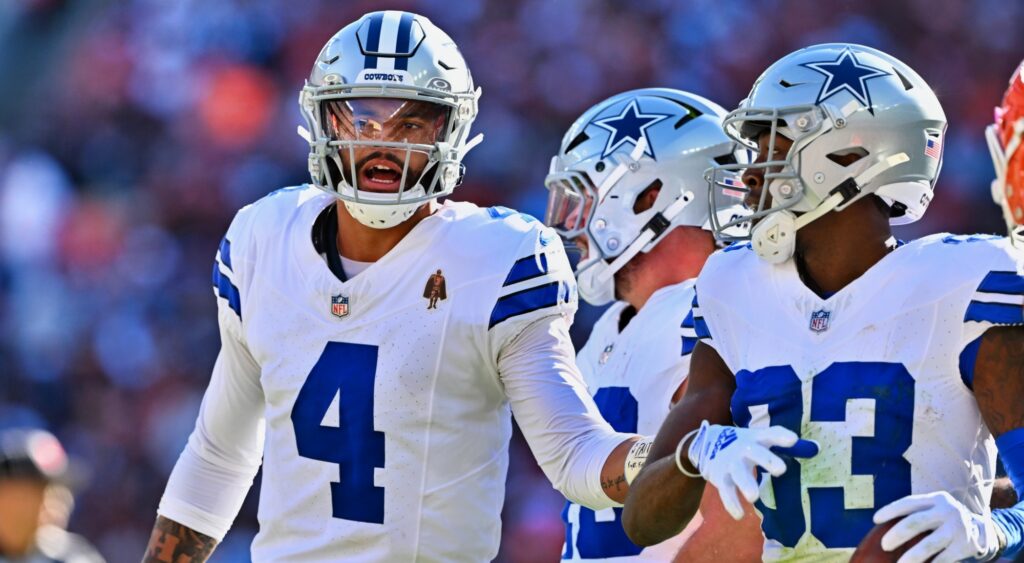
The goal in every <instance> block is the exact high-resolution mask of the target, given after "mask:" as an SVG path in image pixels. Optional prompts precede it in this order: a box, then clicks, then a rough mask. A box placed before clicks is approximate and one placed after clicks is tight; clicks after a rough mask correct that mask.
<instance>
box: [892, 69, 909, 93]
mask: <svg viewBox="0 0 1024 563" xmlns="http://www.w3.org/2000/svg"><path fill="white" fill-rule="evenodd" d="M892 71H893V73H895V74H896V76H899V77H900V82H902V83H903V89H904V90H910V89H911V88H913V87H914V85H913V84H911V83H910V81H909V80H907V77H906V76H903V73H901V72H900V71H899V70H897V69H896V67H893V69H892Z"/></svg>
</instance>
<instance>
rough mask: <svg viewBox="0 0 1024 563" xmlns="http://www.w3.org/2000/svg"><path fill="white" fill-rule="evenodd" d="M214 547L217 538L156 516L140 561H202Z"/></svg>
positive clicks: (192, 562) (199, 562) (163, 562)
mask: <svg viewBox="0 0 1024 563" xmlns="http://www.w3.org/2000/svg"><path fill="white" fill-rule="evenodd" d="M215 547H217V540H215V539H213V538H211V537H210V536H206V535H203V534H200V533H199V532H197V531H195V530H193V529H191V528H188V527H186V526H184V525H182V524H179V523H177V522H175V521H174V520H169V519H167V518H164V517H163V516H157V518H156V525H155V526H153V533H152V535H150V536H149V545H148V546H146V555H145V557H143V558H142V563H202V562H204V561H206V560H207V559H209V558H210V554H211V553H213V548H215Z"/></svg>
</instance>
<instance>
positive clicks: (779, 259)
mask: <svg viewBox="0 0 1024 563" xmlns="http://www.w3.org/2000/svg"><path fill="white" fill-rule="evenodd" d="M909 160H910V157H908V156H907V153H903V152H901V153H898V154H894V155H892V156H890V157H887V158H884V159H882V160H880V161H878V162H876V163H875V164H874V165H873V166H871V167H870V168H868V169H867V170H865V171H863V172H861V173H860V174H858V175H857V176H855V177H854V178H853V181H854V183H855V184H857V186H858V189H859V187H860V186H864V185H867V184H868V183H869V182H871V180H874V179H875V177H876V176H878V175H879V174H881V173H882V172H885V171H886V170H888V169H890V168H892V167H894V166H898V165H900V164H903V163H904V162H907V161H909ZM844 199H845V197H844V196H843V194H842V193H841V192H838V191H836V192H834V193H833V194H832V195H830V196H828V197H827V198H825V201H823V202H821V204H820V205H818V207H815V208H814V209H813V210H811V211H808V212H807V213H804V214H803V215H800V216H797V215H796V214H795V213H793V212H792V211H789V210H786V209H784V210H781V211H776V212H775V213H772V214H770V215H767V216H765V217H764V218H763V219H761V221H760V222H759V223H757V224H756V225H754V228H753V229H752V231H751V237H750V238H751V243H752V246H753V248H754V252H756V253H757V255H758V256H759V257H761V259H762V260H765V261H766V262H769V263H771V264H781V263H783V262H785V261H786V260H789V259H790V258H792V257H793V253H794V252H795V251H796V232H797V231H798V230H800V229H801V228H803V227H805V226H807V225H808V224H810V223H811V222H812V221H814V220H815V219H818V218H820V217H822V216H824V215H825V214H826V213H828V212H829V211H832V210H833V209H835V208H836V207H839V206H840V205H842V204H843V202H844Z"/></svg>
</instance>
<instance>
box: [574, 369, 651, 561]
mask: <svg viewBox="0 0 1024 563" xmlns="http://www.w3.org/2000/svg"><path fill="white" fill-rule="evenodd" d="M594 402H595V403H597V408H598V410H599V411H601V416H602V417H604V419H605V420H607V421H608V424H611V426H612V428H614V429H615V430H616V432H631V433H635V432H636V424H637V418H638V415H637V402H636V399H635V398H633V395H631V394H630V393H629V388H628V387H603V388H601V389H598V391H597V394H596V395H594ZM571 505H572V503H569V502H567V503H566V505H565V509H564V510H562V520H563V521H564V522H565V552H563V553H562V559H572V558H573V543H572V522H570V521H569V507H570V506H571ZM612 510H613V511H614V513H615V519H614V520H607V521H604V522H598V521H597V515H596V514H595V513H594V511H593V510H591V509H589V508H585V507H582V506H581V507H580V520H579V526H580V531H579V534H578V535H577V536H576V549H578V550H579V552H580V554H579V556H580V559H603V558H606V557H625V556H629V555H637V554H638V553H640V552H641V551H643V548H642V547H640V546H638V545H636V544H634V543H633V542H631V541H629V537H627V536H626V531H625V530H623V529H622V509H621V508H613V509H612Z"/></svg>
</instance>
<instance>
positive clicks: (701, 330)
mask: <svg viewBox="0 0 1024 563" xmlns="http://www.w3.org/2000/svg"><path fill="white" fill-rule="evenodd" d="M693 328H694V330H695V331H697V338H698V339H702V340H703V339H705V338H711V331H709V330H708V323H706V322H704V317H694V318H693Z"/></svg>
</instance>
